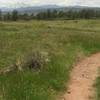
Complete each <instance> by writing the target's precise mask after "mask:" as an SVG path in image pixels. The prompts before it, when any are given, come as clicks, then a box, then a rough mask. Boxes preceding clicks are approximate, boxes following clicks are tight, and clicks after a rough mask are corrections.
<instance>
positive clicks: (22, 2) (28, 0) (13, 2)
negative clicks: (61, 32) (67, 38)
mask: <svg viewBox="0 0 100 100" xmlns="http://www.w3.org/2000/svg"><path fill="white" fill-rule="evenodd" d="M46 4H57V5H66V6H69V5H81V6H82V5H86V6H99V7H100V1H99V0H0V7H5V6H6V7H18V6H27V5H30V6H32V5H35V6H36V5H46Z"/></svg>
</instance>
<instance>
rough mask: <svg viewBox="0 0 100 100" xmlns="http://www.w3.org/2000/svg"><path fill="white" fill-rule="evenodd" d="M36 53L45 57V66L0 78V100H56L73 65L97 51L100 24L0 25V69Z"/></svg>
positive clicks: (71, 22) (13, 23)
mask: <svg viewBox="0 0 100 100" xmlns="http://www.w3.org/2000/svg"><path fill="white" fill-rule="evenodd" d="M35 51H38V52H42V53H45V54H48V59H49V62H48V63H47V65H46V66H44V67H43V68H42V69H41V70H40V71H29V70H25V71H24V72H11V73H8V74H5V75H0V100H56V97H57V95H58V94H59V93H61V91H64V90H65V83H66V82H68V80H69V72H70V70H71V68H72V65H73V64H74V63H75V62H76V61H77V60H78V59H80V58H81V57H84V56H87V55H89V54H92V53H95V52H98V51H100V20H78V21H73V20H69V21H28V22H22V21H21V22H0V68H1V69H2V68H6V67H8V66H10V65H12V64H14V63H16V60H17V59H19V58H20V57H23V56H24V57H27V56H28V55H30V54H32V53H33V52H35ZM98 80H100V79H98ZM99 87H100V86H99ZM99 90H100V89H99ZM98 100H100V96H99V99H98Z"/></svg>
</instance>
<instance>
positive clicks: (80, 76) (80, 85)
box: [62, 53, 100, 100]
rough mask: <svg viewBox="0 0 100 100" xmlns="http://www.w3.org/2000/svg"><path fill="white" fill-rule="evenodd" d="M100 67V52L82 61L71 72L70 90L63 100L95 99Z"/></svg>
mask: <svg viewBox="0 0 100 100" xmlns="http://www.w3.org/2000/svg"><path fill="white" fill-rule="evenodd" d="M99 67H100V53H97V54H93V55H92V56H90V57H87V58H85V59H84V60H82V61H80V62H79V63H78V64H77V65H76V66H75V67H74V68H73V70H72V72H71V80H70V82H69V86H68V92H67V93H66V94H65V95H64V97H63V99H62V100H94V95H95V89H94V88H93V85H94V82H95V79H96V77H97V75H98V68H99Z"/></svg>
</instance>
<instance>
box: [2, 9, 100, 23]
mask: <svg viewBox="0 0 100 100" xmlns="http://www.w3.org/2000/svg"><path fill="white" fill-rule="evenodd" d="M93 18H94V19H96V18H100V10H94V9H82V10H79V11H75V10H68V11H58V10H50V9H48V10H47V11H44V12H39V13H35V14H34V13H31V14H30V13H23V14H21V13H19V12H18V11H17V10H14V11H12V12H8V13H2V11H1V10H0V21H2V20H3V21H10V20H11V21H17V20H32V19H37V20H50V19H93Z"/></svg>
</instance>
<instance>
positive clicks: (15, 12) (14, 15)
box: [12, 10, 18, 21]
mask: <svg viewBox="0 0 100 100" xmlns="http://www.w3.org/2000/svg"><path fill="white" fill-rule="evenodd" d="M12 20H13V21H17V20H18V11H17V10H14V11H13V12H12Z"/></svg>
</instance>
